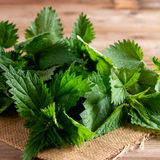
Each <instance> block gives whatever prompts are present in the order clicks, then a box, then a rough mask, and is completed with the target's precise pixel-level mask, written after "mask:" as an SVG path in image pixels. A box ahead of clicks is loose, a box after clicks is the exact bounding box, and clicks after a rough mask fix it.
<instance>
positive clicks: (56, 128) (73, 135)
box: [23, 103, 97, 160]
mask: <svg viewBox="0 0 160 160" xmlns="http://www.w3.org/2000/svg"><path fill="white" fill-rule="evenodd" d="M58 110H59V109H58ZM32 115H33V117H32V119H30V120H28V121H27V124H26V126H27V128H31V130H30V135H29V140H28V141H27V144H26V145H25V147H26V149H25V150H24V151H23V153H25V154H24V155H23V157H24V160H27V159H29V160H30V159H31V157H32V156H33V157H34V156H35V155H36V153H37V152H39V151H40V149H42V148H43V147H44V146H52V147H56V148H59V144H61V145H62V146H63V147H64V145H63V143H68V144H72V145H73V146H74V145H77V146H78V147H79V145H82V142H84V141H85V140H87V141H88V140H89V139H90V140H92V136H95V137H97V135H96V134H95V133H93V132H90V131H89V130H88V129H87V128H85V127H84V126H82V125H81V124H79V123H78V122H76V121H74V120H73V119H72V118H70V117H69V116H68V115H67V114H66V113H65V112H64V111H62V110H61V109H60V110H59V111H58V113H56V112H55V103H53V105H50V106H48V107H46V108H44V109H40V112H39V115H35V114H34V113H32Z"/></svg>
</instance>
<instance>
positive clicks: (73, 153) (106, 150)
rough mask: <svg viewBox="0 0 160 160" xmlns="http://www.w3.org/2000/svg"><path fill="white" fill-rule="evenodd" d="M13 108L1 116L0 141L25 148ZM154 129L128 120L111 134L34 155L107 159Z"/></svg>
mask: <svg viewBox="0 0 160 160" xmlns="http://www.w3.org/2000/svg"><path fill="white" fill-rule="evenodd" d="M23 124H24V119H21V118H20V117H19V116H18V115H17V114H16V111H15V109H12V108H9V109H7V110H6V111H5V112H4V113H3V114H1V115H0V140H1V141H3V142H6V143H7V144H9V145H11V146H13V147H15V148H18V149H20V150H24V145H25V143H26V140H27V139H28V134H29V130H27V129H25V128H24V127H23ZM155 134H156V132H155V131H153V130H148V129H145V128H142V127H137V126H134V125H131V124H129V123H127V124H125V125H124V126H123V127H120V128H119V129H116V130H114V131H111V132H110V133H108V134H106V135H104V136H101V137H98V138H96V139H94V140H92V141H90V142H85V143H84V144H83V145H82V146H81V147H80V148H78V147H72V146H70V145H66V149H63V148H61V149H55V148H45V149H43V150H42V151H41V152H40V153H38V154H37V157H38V158H41V159H46V160H107V159H111V158H113V157H115V156H116V155H117V154H119V153H120V152H121V151H122V150H123V149H124V148H125V147H126V146H130V147H131V146H134V145H135V144H139V143H141V142H142V141H143V140H144V138H145V137H147V138H151V136H152V135H155Z"/></svg>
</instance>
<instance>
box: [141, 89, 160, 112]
mask: <svg viewBox="0 0 160 160" xmlns="http://www.w3.org/2000/svg"><path fill="white" fill-rule="evenodd" d="M140 100H141V101H142V102H143V103H145V104H147V105H148V106H150V110H153V111H155V110H156V111H158V112H159V111H160V93H159V92H158V93H152V94H147V95H144V96H142V97H141V98H140Z"/></svg>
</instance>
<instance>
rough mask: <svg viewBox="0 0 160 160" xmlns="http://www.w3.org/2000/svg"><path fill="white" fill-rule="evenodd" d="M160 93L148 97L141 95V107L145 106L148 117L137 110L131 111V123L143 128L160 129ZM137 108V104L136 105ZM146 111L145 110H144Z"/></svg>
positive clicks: (139, 99)
mask: <svg viewBox="0 0 160 160" xmlns="http://www.w3.org/2000/svg"><path fill="white" fill-rule="evenodd" d="M159 99H160V93H152V94H147V95H141V96H140V97H139V98H138V101H139V102H140V103H141V105H144V106H145V112H147V117H145V116H144V115H143V114H141V113H140V112H139V111H138V110H137V111H138V112H137V111H135V109H136V108H134V109H131V110H130V113H129V114H130V115H131V116H132V118H131V123H133V124H136V125H141V126H142V127H147V128H152V129H160V120H159V118H160V116H159V115H160V101H159ZM136 107H137V104H136ZM143 111H144V109H143Z"/></svg>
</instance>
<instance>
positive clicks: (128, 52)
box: [103, 40, 144, 68]
mask: <svg viewBox="0 0 160 160" xmlns="http://www.w3.org/2000/svg"><path fill="white" fill-rule="evenodd" d="M103 54H104V56H105V57H109V59H110V60H111V61H113V64H114V65H116V66H117V67H118V68H121V67H123V68H125V67H127V68H142V67H143V66H144V63H143V61H142V59H143V52H142V50H141V48H140V47H139V46H138V44H135V42H134V41H132V42H131V41H130V40H127V41H126V40H123V42H120V41H118V43H114V46H113V45H110V49H109V48H106V51H103Z"/></svg>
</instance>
